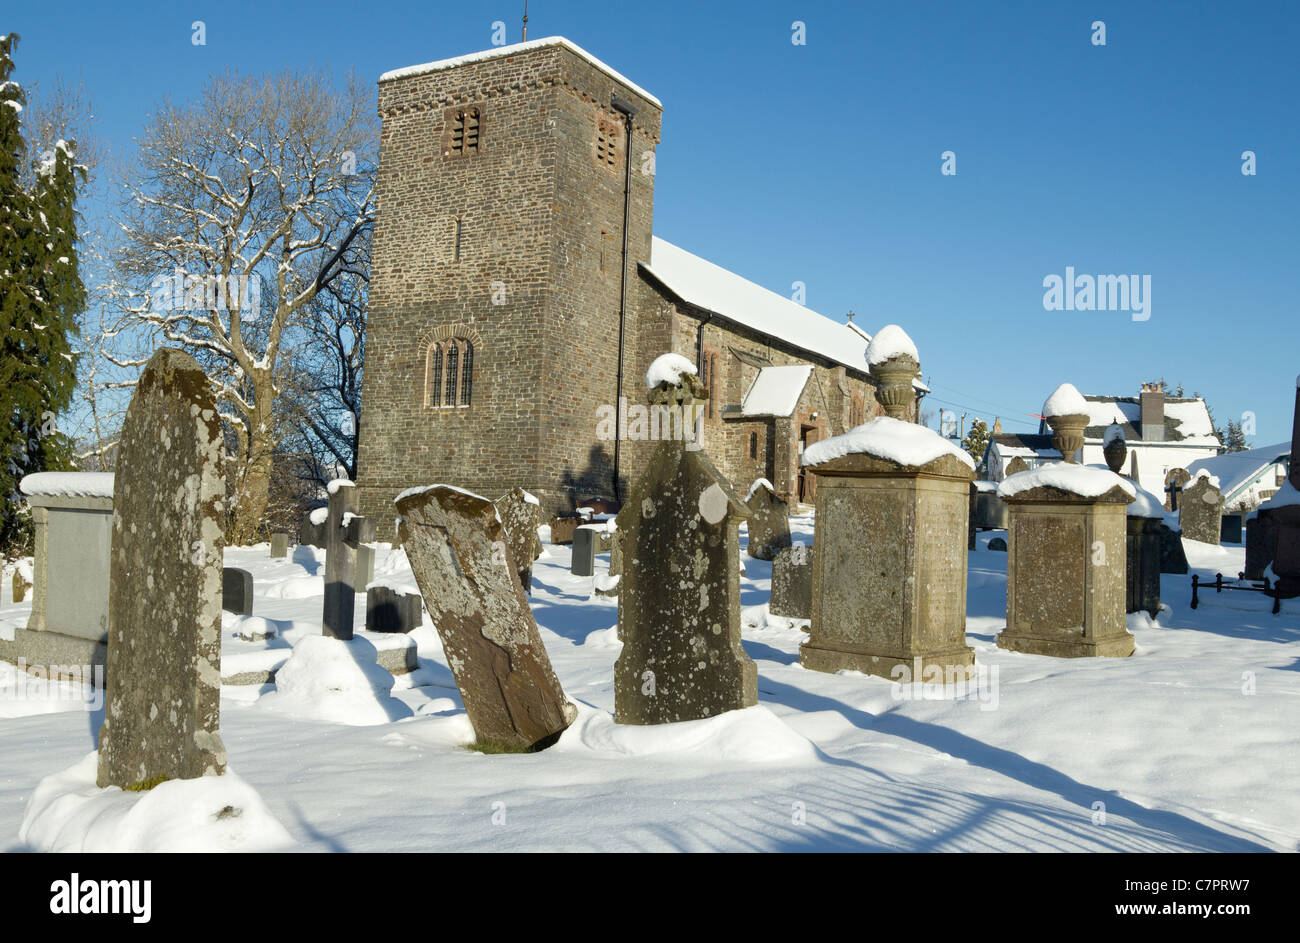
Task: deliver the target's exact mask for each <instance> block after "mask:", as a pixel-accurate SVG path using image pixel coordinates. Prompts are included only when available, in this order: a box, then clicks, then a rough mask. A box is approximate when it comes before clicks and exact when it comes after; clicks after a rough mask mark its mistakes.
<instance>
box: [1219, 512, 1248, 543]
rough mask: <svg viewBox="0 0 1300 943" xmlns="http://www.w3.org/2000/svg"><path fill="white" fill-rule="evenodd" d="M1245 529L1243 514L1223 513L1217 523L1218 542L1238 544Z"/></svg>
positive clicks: (1244, 516)
mask: <svg viewBox="0 0 1300 943" xmlns="http://www.w3.org/2000/svg"><path fill="white" fill-rule="evenodd" d="M1245 530H1246V515H1245V514H1225V515H1223V520H1222V522H1221V523H1220V525H1219V543H1221V544H1239V543H1241V539H1242V534H1243V533H1245Z"/></svg>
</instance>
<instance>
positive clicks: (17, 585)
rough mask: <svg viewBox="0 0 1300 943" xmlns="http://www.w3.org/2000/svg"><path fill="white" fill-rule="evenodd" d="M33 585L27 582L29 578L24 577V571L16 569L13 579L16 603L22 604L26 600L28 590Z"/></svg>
mask: <svg viewBox="0 0 1300 943" xmlns="http://www.w3.org/2000/svg"><path fill="white" fill-rule="evenodd" d="M31 585H32V584H31V583H29V582H27V578H26V577H25V576H23V571H22V570H20V569H17V568H15V569H14V578H13V590H14V593H13V600H14V602H22V601H23V600H24V599H26V598H27V589H28V587H30V586H31Z"/></svg>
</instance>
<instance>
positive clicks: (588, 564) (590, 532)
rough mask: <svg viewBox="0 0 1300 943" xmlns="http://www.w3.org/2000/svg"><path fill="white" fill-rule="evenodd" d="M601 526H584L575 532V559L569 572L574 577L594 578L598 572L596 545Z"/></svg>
mask: <svg viewBox="0 0 1300 943" xmlns="http://www.w3.org/2000/svg"><path fill="white" fill-rule="evenodd" d="M602 529H603V528H601V526H600V525H593V524H583V525H581V526H579V527H578V528H577V529H576V530H574V532H573V557H572V559H571V560H570V561H569V572H570V573H571V574H573V575H574V576H592V575H593V574H595V572H596V544H597V543H598V542H599V541H598V537H599V533H598V532H599V531H600V530H602Z"/></svg>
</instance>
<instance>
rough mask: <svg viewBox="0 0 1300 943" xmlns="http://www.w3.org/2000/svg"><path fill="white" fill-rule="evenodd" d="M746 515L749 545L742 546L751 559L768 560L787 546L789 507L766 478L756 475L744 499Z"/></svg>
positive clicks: (788, 540) (788, 541) (788, 537)
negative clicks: (747, 516)
mask: <svg viewBox="0 0 1300 943" xmlns="http://www.w3.org/2000/svg"><path fill="white" fill-rule="evenodd" d="M745 506H746V507H748V508H749V513H750V518H749V521H748V522H747V524H746V526H747V527H748V529H749V544H748V546H747V547H746V548H745V552H746V553H748V554H749V555H750V556H751V557H753V558H754V559H755V560H771V559H774V558H775V557H776V555H777V554H778V553H780V552H781V551H782V550H784V549H785V548H786V547H789V546H790V508H789V506H788V505H787V504H786V503H785V501H784V500H783V499H782V498H781V496H780V495H778V494H777V493H776V491H774V490H773V488H772V485H771V483H770V482H769V481H768V480H767V479H766V478H760V479H759V480H758V481H756V482H754V484H753V486H752V487H751V488H750V489H749V497H748V498H747V499H746V500H745Z"/></svg>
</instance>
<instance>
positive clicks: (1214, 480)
mask: <svg viewBox="0 0 1300 943" xmlns="http://www.w3.org/2000/svg"><path fill="white" fill-rule="evenodd" d="M1201 478H1205V479H1208V480H1209V482H1210V484H1211V485H1213V486H1214V487H1215V488H1217V487H1219V479H1218V476H1216V475H1211V474H1210V470H1209V469H1208V468H1198V469H1197V470H1196V474H1195V475H1193V476H1192V480H1191V481H1190V482H1188V485H1189V486H1190V485H1191V484H1194V483H1195V482H1196V481H1198V480H1199V479H1201Z"/></svg>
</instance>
